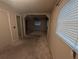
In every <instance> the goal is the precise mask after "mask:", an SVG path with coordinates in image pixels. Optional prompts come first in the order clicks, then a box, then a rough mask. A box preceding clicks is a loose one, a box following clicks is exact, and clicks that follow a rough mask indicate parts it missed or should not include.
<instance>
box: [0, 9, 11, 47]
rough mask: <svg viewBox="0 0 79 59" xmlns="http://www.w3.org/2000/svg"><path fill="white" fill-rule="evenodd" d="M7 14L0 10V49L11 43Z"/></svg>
mask: <svg viewBox="0 0 79 59" xmlns="http://www.w3.org/2000/svg"><path fill="white" fill-rule="evenodd" d="M9 20H10V18H9V13H8V12H7V11H5V10H1V9H0V48H2V47H5V46H6V45H7V44H9V43H10V42H11V39H12V37H11V29H10V21H9Z"/></svg>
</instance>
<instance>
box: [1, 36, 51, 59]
mask: <svg viewBox="0 0 79 59" xmlns="http://www.w3.org/2000/svg"><path fill="white" fill-rule="evenodd" d="M17 43H18V42H17ZM0 59H51V55H50V51H49V48H48V43H47V40H46V36H45V35H41V36H38V38H36V39H35V38H34V39H32V38H31V39H24V40H21V43H20V44H18V45H17V46H16V45H14V46H13V47H12V46H11V48H10V49H7V50H6V51H3V52H2V53H0Z"/></svg>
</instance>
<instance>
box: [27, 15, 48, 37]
mask: <svg viewBox="0 0 79 59" xmlns="http://www.w3.org/2000/svg"><path fill="white" fill-rule="evenodd" d="M47 29H48V17H47V16H46V15H28V16H26V17H25V33H26V35H28V34H30V33H32V32H36V31H38V32H43V33H46V32H47Z"/></svg>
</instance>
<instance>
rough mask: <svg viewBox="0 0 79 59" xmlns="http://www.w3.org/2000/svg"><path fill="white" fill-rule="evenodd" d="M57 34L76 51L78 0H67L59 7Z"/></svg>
mask: <svg viewBox="0 0 79 59" xmlns="http://www.w3.org/2000/svg"><path fill="white" fill-rule="evenodd" d="M57 34H58V35H59V36H60V37H62V38H63V40H64V41H65V42H66V44H67V45H69V46H70V47H71V48H72V49H73V50H74V51H75V52H78V0H69V2H68V3H67V4H65V6H64V7H63V8H62V9H61V11H60V14H59V16H58V21H57Z"/></svg>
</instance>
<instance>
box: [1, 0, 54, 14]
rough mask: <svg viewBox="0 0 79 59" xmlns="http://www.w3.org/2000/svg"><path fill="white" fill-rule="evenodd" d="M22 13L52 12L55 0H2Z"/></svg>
mask: <svg viewBox="0 0 79 59" xmlns="http://www.w3.org/2000/svg"><path fill="white" fill-rule="evenodd" d="M1 1H3V2H4V3H7V4H9V5H10V6H11V7H13V8H14V9H15V10H16V11H18V12H21V13H47V12H51V10H52V8H53V5H54V2H55V0H1Z"/></svg>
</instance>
